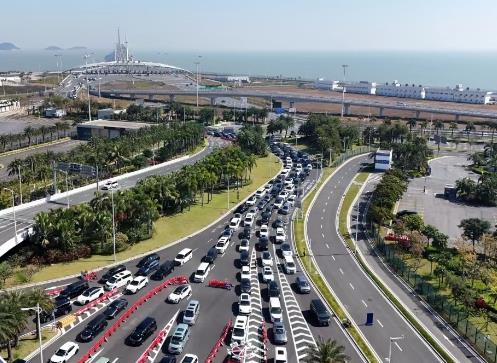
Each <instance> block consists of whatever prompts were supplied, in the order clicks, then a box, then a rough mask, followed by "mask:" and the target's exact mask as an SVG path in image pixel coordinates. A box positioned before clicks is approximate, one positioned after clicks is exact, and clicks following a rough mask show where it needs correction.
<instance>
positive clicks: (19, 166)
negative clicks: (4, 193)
mask: <svg viewBox="0 0 497 363" xmlns="http://www.w3.org/2000/svg"><path fill="white" fill-rule="evenodd" d="M17 171H18V176H19V204H22V186H21V184H22V179H21V165H17Z"/></svg>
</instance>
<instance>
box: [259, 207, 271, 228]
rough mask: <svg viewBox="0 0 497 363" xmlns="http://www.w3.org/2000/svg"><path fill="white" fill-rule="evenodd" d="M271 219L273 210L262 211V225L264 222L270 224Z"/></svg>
mask: <svg viewBox="0 0 497 363" xmlns="http://www.w3.org/2000/svg"><path fill="white" fill-rule="evenodd" d="M270 219H271V211H270V210H267V209H266V210H264V212H262V213H261V225H263V224H266V225H267V224H268V223H269V220H270Z"/></svg>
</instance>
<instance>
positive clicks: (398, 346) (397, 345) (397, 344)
mask: <svg viewBox="0 0 497 363" xmlns="http://www.w3.org/2000/svg"><path fill="white" fill-rule="evenodd" d="M394 344H395V346H396V347H397V348H399V350H400V351H401V352H402V351H403V350H402V348H401V347H400V345H399V343H397V342H394Z"/></svg>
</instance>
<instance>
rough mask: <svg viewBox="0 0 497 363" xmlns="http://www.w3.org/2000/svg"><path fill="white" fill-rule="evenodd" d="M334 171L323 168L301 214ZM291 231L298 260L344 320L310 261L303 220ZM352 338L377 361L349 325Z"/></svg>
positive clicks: (370, 359) (348, 329) (369, 358)
mask: <svg viewBox="0 0 497 363" xmlns="http://www.w3.org/2000/svg"><path fill="white" fill-rule="evenodd" d="M334 171H335V168H324V169H323V175H322V177H321V180H320V182H319V183H318V184H317V185H316V186H315V188H314V190H313V191H312V192H311V193H309V194H308V195H306V196H305V198H304V201H303V204H302V208H303V209H302V210H303V214H304V215H305V214H306V213H307V210H308V209H309V206H310V204H311V202H312V200H313V199H314V198H315V196H316V193H317V191H318V190H319V188H320V187H321V185H322V184H323V183H324V181H325V180H326V179H327V178H328V177H329V176H330V175H331V174H332V173H333V172H334ZM293 233H294V236H295V246H296V248H297V253H298V255H299V256H300V260H301V261H302V264H303V266H304V269H305V270H306V271H307V274H308V275H309V276H310V278H311V279H312V282H313V283H314V285H315V286H316V287H317V288H318V289H319V291H320V293H321V295H322V296H323V297H324V298H325V299H326V301H327V302H328V304H329V305H330V306H331V308H332V310H333V312H334V314H335V315H336V316H337V317H338V318H339V319H340V320H341V321H344V320H345V319H346V318H347V315H346V314H345V311H344V310H343V309H342V307H341V306H340V304H339V303H338V301H337V299H336V298H335V296H334V295H333V294H332V292H331V291H330V290H329V289H328V286H327V285H326V282H325V281H324V279H323V278H322V277H321V275H320V274H319V273H318V272H317V271H316V268H315V266H314V263H313V262H312V259H311V257H310V256H309V255H310V252H309V250H308V248H307V244H306V243H305V237H304V221H303V220H295V221H294V223H293ZM346 329H347V331H348V333H349V334H350V336H351V337H352V339H354V341H355V343H356V344H357V346H358V347H359V349H360V350H361V351H362V353H363V354H364V356H365V357H366V358H367V359H368V361H369V362H378V361H377V359H376V357H375V355H374V353H373V352H372V351H371V350H370V349H369V346H368V345H367V344H366V342H365V341H364V340H363V339H362V337H361V335H360V334H359V331H358V330H357V329H356V328H355V327H354V326H349V327H347V328H346Z"/></svg>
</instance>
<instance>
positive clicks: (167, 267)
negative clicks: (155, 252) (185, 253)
mask: <svg viewBox="0 0 497 363" xmlns="http://www.w3.org/2000/svg"><path fill="white" fill-rule="evenodd" d="M174 266H175V263H174V261H166V262H164V263H163V264H162V265H160V267H159V268H158V269H157V270H155V272H154V273H153V274H152V276H150V278H151V279H152V280H162V279H163V278H164V277H166V276H167V275H169V274H170V273H171V272H173V271H174Z"/></svg>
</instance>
